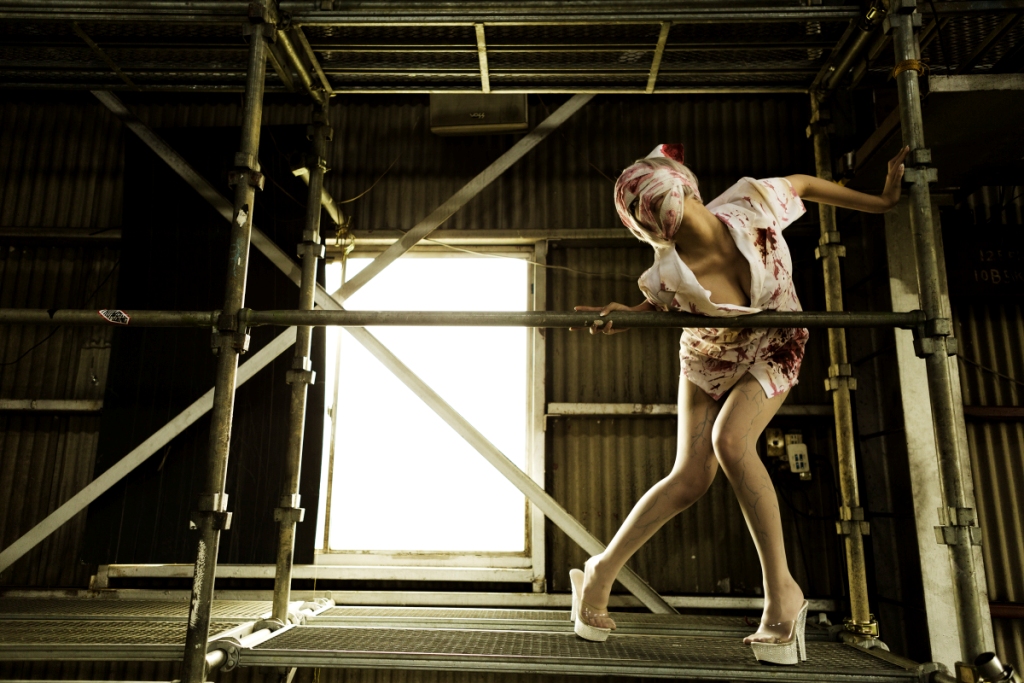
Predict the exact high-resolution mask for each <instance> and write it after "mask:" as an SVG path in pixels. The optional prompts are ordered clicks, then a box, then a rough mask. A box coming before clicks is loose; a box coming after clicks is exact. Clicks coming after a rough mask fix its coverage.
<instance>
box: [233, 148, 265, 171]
mask: <svg viewBox="0 0 1024 683" xmlns="http://www.w3.org/2000/svg"><path fill="white" fill-rule="evenodd" d="M235 168H247V169H249V170H250V171H256V172H257V173H259V172H260V162H259V159H257V158H256V157H255V156H253V155H252V154H246V153H245V152H235Z"/></svg>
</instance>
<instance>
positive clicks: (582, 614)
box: [569, 569, 612, 643]
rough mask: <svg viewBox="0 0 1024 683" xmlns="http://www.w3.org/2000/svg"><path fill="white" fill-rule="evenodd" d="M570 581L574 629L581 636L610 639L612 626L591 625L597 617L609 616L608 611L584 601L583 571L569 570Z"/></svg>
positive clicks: (593, 638)
mask: <svg viewBox="0 0 1024 683" xmlns="http://www.w3.org/2000/svg"><path fill="white" fill-rule="evenodd" d="M569 583H570V584H572V611H571V612H570V613H569V618H570V619H572V621H573V624H574V626H573V631H575V632H576V635H578V636H579V637H580V638H583V639H585V640H592V641H594V642H598V643H603V642H604V641H606V640H608V634H609V633H611V632H612V630H611V629H610V628H601V627H598V626H591V625H590V620H591V619H594V618H596V617H607V616H608V612H599V611H597V610H595V609H594V608H593V607H592V606H590V605H588V604H587V603H585V602H583V572H581V571H580V570H579V569H570V570H569Z"/></svg>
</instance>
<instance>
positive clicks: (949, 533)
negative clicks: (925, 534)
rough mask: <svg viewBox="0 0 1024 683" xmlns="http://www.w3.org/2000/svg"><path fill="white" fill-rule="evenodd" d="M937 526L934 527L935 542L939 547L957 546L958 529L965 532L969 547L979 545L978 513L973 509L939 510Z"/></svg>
mask: <svg viewBox="0 0 1024 683" xmlns="http://www.w3.org/2000/svg"><path fill="white" fill-rule="evenodd" d="M939 525H940V526H937V527H935V542H936V543H939V544H941V545H957V544H958V539H959V537H960V532H959V531H958V530H959V529H963V530H965V531H966V533H967V536H968V538H969V539H970V542H971V545H981V527H979V526H978V513H977V512H976V511H975V510H974V508H954V507H940V508H939Z"/></svg>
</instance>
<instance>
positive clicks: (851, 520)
mask: <svg viewBox="0 0 1024 683" xmlns="http://www.w3.org/2000/svg"><path fill="white" fill-rule="evenodd" d="M836 533H837V534H839V535H840V536H850V535H852V534H854V533H859V534H860V535H861V536H869V535H870V534H871V524H870V523H869V522H866V521H865V520H864V508H862V507H850V506H848V505H843V506H841V507H840V508H839V520H838V521H837V522H836ZM875 635H878V634H877V633H876V634H875Z"/></svg>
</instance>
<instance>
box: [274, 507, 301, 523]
mask: <svg viewBox="0 0 1024 683" xmlns="http://www.w3.org/2000/svg"><path fill="white" fill-rule="evenodd" d="M305 517H306V509H305V508H291V507H287V508H286V507H280V508H274V521H275V522H284V523H286V524H298V523H299V522H301V521H302V520H303V519H305Z"/></svg>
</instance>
